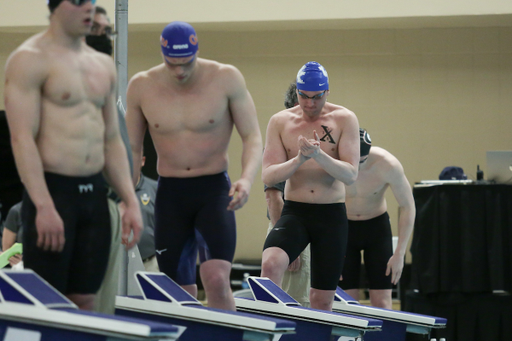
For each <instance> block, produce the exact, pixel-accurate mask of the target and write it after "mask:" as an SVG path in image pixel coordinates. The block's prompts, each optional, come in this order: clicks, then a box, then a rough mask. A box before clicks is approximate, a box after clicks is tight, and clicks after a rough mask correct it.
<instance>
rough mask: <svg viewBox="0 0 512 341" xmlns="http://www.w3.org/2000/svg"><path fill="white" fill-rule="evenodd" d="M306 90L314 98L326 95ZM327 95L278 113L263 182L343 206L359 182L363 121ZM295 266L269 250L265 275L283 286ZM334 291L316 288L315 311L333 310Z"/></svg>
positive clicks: (295, 197) (293, 195) (295, 196)
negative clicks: (349, 188)
mask: <svg viewBox="0 0 512 341" xmlns="http://www.w3.org/2000/svg"><path fill="white" fill-rule="evenodd" d="M302 92H303V93H304V94H305V95H307V96H310V97H312V96H314V95H317V94H319V93H321V92H322V91H302ZM327 96H328V92H327V93H326V94H325V95H324V96H323V97H322V98H321V99H317V100H315V99H304V98H302V97H300V96H299V106H296V107H294V108H291V109H287V110H283V111H281V112H279V113H277V114H275V115H274V116H272V118H271V119H270V122H269V124H268V127H267V139H266V144H265V151H264V153H263V168H262V180H263V182H264V183H265V184H267V186H272V185H274V184H276V183H278V182H281V181H284V180H287V181H286V187H285V197H286V199H287V200H292V201H297V202H303V203H312V204H325V203H342V202H344V201H345V187H344V184H352V183H353V182H354V181H355V180H356V178H357V172H358V163H359V124H358V121H357V117H356V116H355V114H354V113H353V112H351V111H350V110H348V109H346V108H344V107H341V106H338V105H334V104H332V103H328V102H326V100H327ZM322 126H324V127H327V128H323V127H322ZM325 129H327V130H325ZM327 131H328V132H329V134H327ZM319 134H321V135H322V137H321V136H319ZM324 134H325V136H324ZM327 135H329V136H327ZM321 140H322V141H321ZM289 264H290V259H289V258H288V255H287V254H286V252H284V251H283V250H282V249H280V248H278V247H271V248H268V249H266V250H265V251H264V252H263V256H262V276H264V277H268V278H270V279H271V280H272V281H273V282H274V283H276V284H277V285H279V286H281V284H282V279H283V274H284V272H285V271H286V269H287V267H288V265H289ZM334 293H335V291H334V290H319V289H314V288H311V290H310V301H311V307H312V308H316V309H322V310H332V303H333V299H334Z"/></svg>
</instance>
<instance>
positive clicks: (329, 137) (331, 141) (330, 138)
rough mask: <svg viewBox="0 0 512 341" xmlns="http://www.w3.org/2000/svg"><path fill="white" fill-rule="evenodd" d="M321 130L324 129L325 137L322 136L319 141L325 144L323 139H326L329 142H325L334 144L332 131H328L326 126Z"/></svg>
mask: <svg viewBox="0 0 512 341" xmlns="http://www.w3.org/2000/svg"><path fill="white" fill-rule="evenodd" d="M322 128H324V131H325V135H324V136H322V138H321V139H320V141H323V142H326V141H325V139H326V138H328V139H329V141H327V142H329V143H333V144H336V142H335V141H334V139H333V138H332V136H331V132H332V129H329V127H327V126H322Z"/></svg>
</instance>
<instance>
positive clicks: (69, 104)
mask: <svg viewBox="0 0 512 341" xmlns="http://www.w3.org/2000/svg"><path fill="white" fill-rule="evenodd" d="M24 69H26V70H27V71H26V72H27V74H25V75H24V73H23V72H20V70H24ZM9 83H10V84H9ZM114 83H115V73H114V70H113V63H112V60H111V59H110V58H109V57H108V56H106V55H102V54H100V53H98V52H96V51H94V50H92V49H91V48H89V47H87V46H86V45H85V43H81V44H80V47H77V48H75V49H70V48H69V47H63V46H59V44H57V43H55V41H54V40H53V39H52V38H51V37H50V36H49V35H48V33H47V32H46V33H42V34H38V35H36V36H34V37H32V38H30V39H29V40H27V41H26V42H25V43H24V44H22V45H21V46H20V47H19V48H18V49H17V50H16V51H15V52H14V53H13V54H12V55H11V57H10V60H9V61H8V66H7V68H6V85H7V86H8V89H9V90H8V91H7V94H6V102H7V101H16V102H17V103H11V104H12V105H11V110H10V111H11V112H12V114H11V117H9V119H10V121H12V122H10V125H11V126H13V127H21V125H22V124H24V123H23V122H26V121H25V119H26V118H24V117H23V116H22V115H21V113H22V112H23V113H26V115H29V116H30V117H29V119H30V120H32V121H33V122H32V123H31V124H32V127H31V129H32V133H33V134H34V137H35V141H36V144H37V148H38V151H39V154H40V157H41V161H42V164H43V169H44V170H45V171H49V172H53V173H58V174H63V175H70V176H87V175H91V174H95V173H98V172H100V171H101V170H102V169H103V166H104V139H105V123H104V117H103V113H102V107H103V106H105V104H106V103H107V101H108V98H109V96H111V94H112V91H113V89H114ZM28 88H30V89H28ZM27 89H28V90H27ZM36 92H38V93H36ZM20 100H21V101H24V100H25V101H26V102H27V103H20ZM6 105H7V104H6ZM18 123H21V125H19V126H18ZM14 129H15V128H14Z"/></svg>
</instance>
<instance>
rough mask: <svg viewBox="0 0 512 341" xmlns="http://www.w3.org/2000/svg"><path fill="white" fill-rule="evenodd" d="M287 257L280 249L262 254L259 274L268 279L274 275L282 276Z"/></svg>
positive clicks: (271, 249)
mask: <svg viewBox="0 0 512 341" xmlns="http://www.w3.org/2000/svg"><path fill="white" fill-rule="evenodd" d="M288 263H289V259H288V255H287V254H286V253H285V252H284V251H283V250H281V249H278V248H269V249H266V250H265V251H264V252H263V260H262V264H261V274H262V276H265V277H270V276H272V275H274V274H282V273H284V271H285V270H286V268H287V267H288Z"/></svg>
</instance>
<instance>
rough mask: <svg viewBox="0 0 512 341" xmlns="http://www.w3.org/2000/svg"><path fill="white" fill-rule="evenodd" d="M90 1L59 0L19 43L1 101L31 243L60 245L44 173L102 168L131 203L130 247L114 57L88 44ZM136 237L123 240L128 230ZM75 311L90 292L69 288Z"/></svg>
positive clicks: (134, 210)
mask: <svg viewBox="0 0 512 341" xmlns="http://www.w3.org/2000/svg"><path fill="white" fill-rule="evenodd" d="M93 14H94V6H93V5H92V3H91V2H86V3H84V4H83V5H82V6H75V5H73V4H71V3H70V2H68V1H63V2H61V3H60V5H59V6H58V7H57V8H56V9H55V10H54V12H53V13H52V14H51V15H50V26H49V28H48V29H47V30H46V31H44V32H41V33H39V34H37V35H35V36H33V37H31V38H29V39H28V40H27V41H25V42H24V43H23V44H22V45H21V46H20V47H18V48H17V49H16V50H15V51H14V52H13V53H12V54H11V56H10V57H9V59H8V61H7V64H6V68H5V75H6V76H5V94H4V102H5V108H6V113H7V119H8V123H9V129H10V133H11V143H12V148H13V153H14V157H15V160H16V165H17V169H18V173H19V174H20V177H21V180H22V182H23V184H24V185H25V188H26V190H27V191H28V193H29V195H30V198H31V200H32V201H33V203H34V205H35V207H36V210H37V213H36V229H37V234H38V240H37V245H38V247H40V248H42V249H43V250H46V251H52V252H60V251H62V249H63V247H64V244H65V239H64V228H65V227H64V225H63V221H62V219H61V217H60V215H59V213H58V212H57V210H56V209H55V206H54V203H53V200H52V198H51V196H50V194H49V191H48V187H47V186H46V182H45V180H44V172H52V173H56V174H61V175H68V176H90V175H93V174H97V173H99V172H101V171H103V174H104V176H105V178H106V180H107V181H108V182H109V184H110V185H111V186H112V187H113V189H114V190H115V191H116V193H118V194H119V196H120V197H121V199H122V200H123V202H124V203H125V205H126V206H127V207H128V208H129V209H128V210H127V211H126V212H125V213H124V215H123V217H122V226H123V238H122V239H123V243H125V244H126V247H127V248H131V247H132V246H133V245H134V244H135V243H136V242H137V241H138V238H139V236H140V232H141V229H142V219H141V215H140V210H139V207H138V202H137V198H136V197H135V191H134V188H133V184H132V183H131V178H130V174H129V165H128V158H127V156H126V150H125V148H124V146H123V142H122V140H121V136H120V134H119V128H118V122H117V112H116V107H115V98H114V95H115V88H116V74H115V67H114V64H113V61H112V60H111V59H110V58H109V57H108V56H106V55H104V54H101V53H98V52H96V51H94V50H93V49H91V48H89V47H88V46H87V45H86V44H85V43H84V42H83V37H84V36H85V35H86V34H87V33H88V32H89V31H90V29H91V25H92V16H93ZM131 231H133V233H134V237H133V238H132V240H129V239H128V238H129V235H130V232H131ZM68 297H69V298H70V299H72V300H73V301H74V302H75V303H76V304H77V305H78V306H79V307H80V308H81V309H88V310H92V309H93V302H94V295H93V294H87V295H85V294H74V293H71V294H68Z"/></svg>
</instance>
